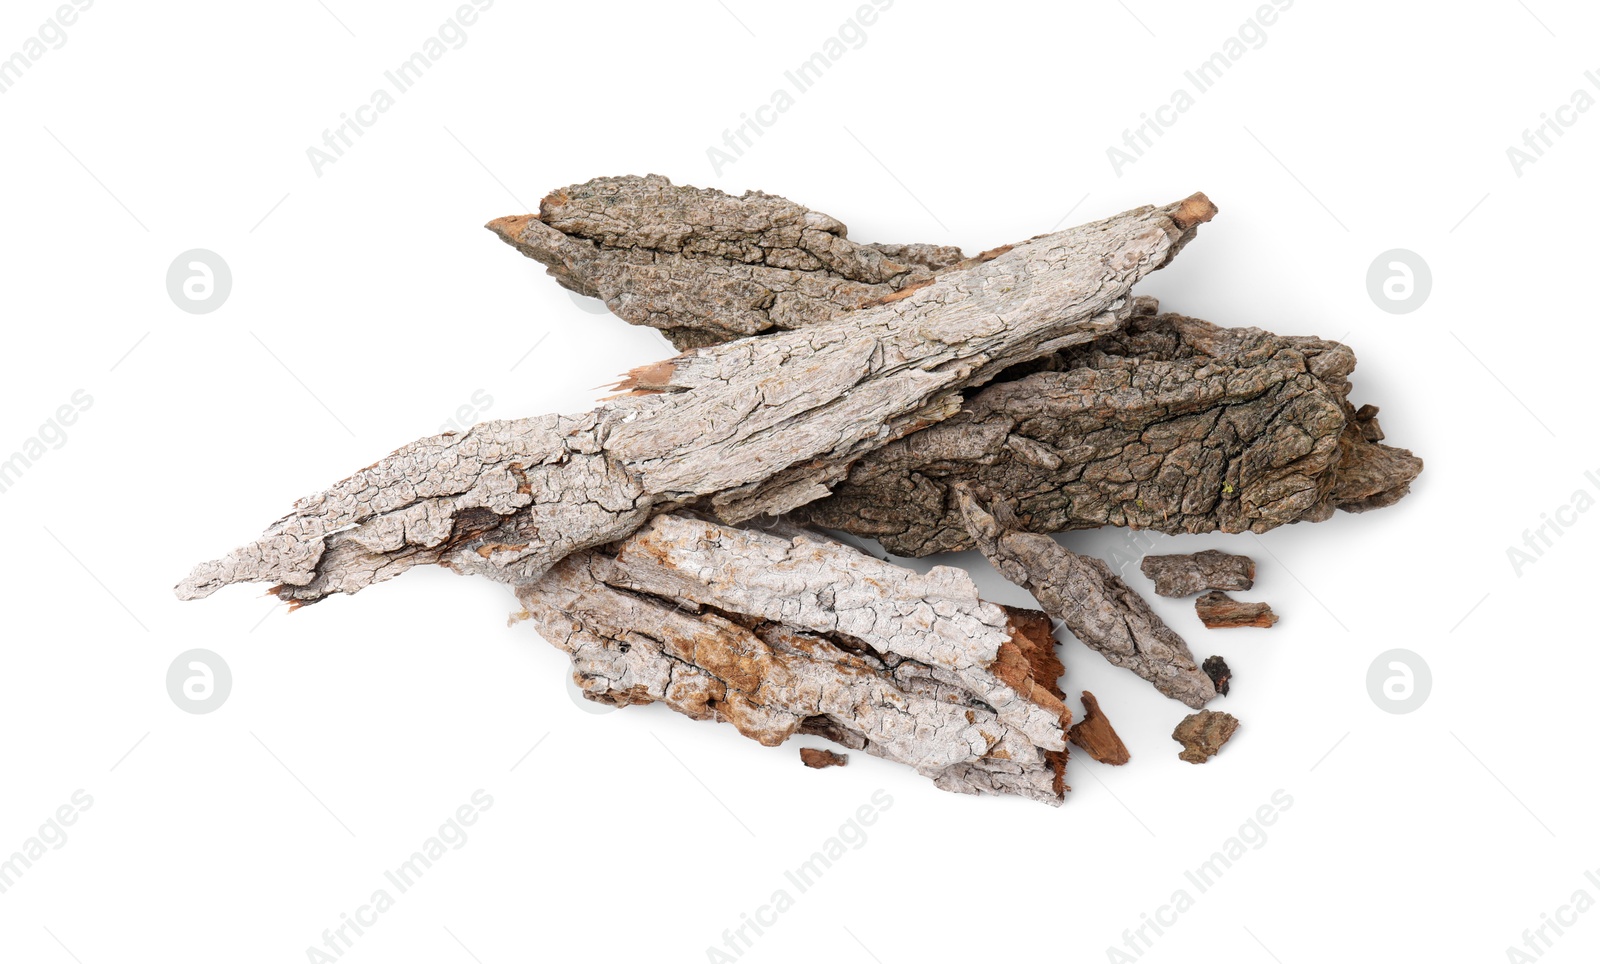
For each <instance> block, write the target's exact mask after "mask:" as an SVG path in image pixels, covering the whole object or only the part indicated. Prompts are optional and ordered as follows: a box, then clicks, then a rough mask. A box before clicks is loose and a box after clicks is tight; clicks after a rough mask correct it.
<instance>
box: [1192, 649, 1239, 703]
mask: <svg viewBox="0 0 1600 964" xmlns="http://www.w3.org/2000/svg"><path fill="white" fill-rule="evenodd" d="M1200 668H1201V669H1202V670H1205V674H1206V675H1207V676H1209V677H1211V685H1212V686H1215V687H1216V688H1217V695H1218V696H1227V695H1228V690H1229V688H1231V687H1232V686H1233V670H1231V669H1229V668H1228V661H1227V660H1225V659H1223V658H1222V657H1221V656H1207V657H1206V661H1205V662H1204V663H1201V664H1200Z"/></svg>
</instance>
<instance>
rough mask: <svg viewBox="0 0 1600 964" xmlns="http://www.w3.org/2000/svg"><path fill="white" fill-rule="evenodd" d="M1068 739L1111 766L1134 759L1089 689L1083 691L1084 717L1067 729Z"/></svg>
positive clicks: (1117, 765) (1120, 764)
mask: <svg viewBox="0 0 1600 964" xmlns="http://www.w3.org/2000/svg"><path fill="white" fill-rule="evenodd" d="M1067 739H1068V740H1071V741H1072V745H1073V746H1075V747H1077V748H1078V749H1080V750H1082V751H1083V752H1085V753H1087V754H1089V756H1091V757H1093V758H1094V759H1096V760H1098V761H1099V762H1101V763H1104V764H1107V765H1109V766H1114V767H1119V766H1122V765H1123V764H1125V763H1127V762H1128V761H1129V760H1131V759H1133V757H1132V755H1131V754H1129V753H1128V747H1127V744H1125V743H1123V742H1122V737H1120V736H1118V735H1117V731H1116V730H1115V729H1113V728H1112V726H1111V721H1110V720H1108V719H1106V715H1105V713H1104V712H1103V711H1102V710H1101V709H1100V701H1099V700H1097V699H1095V697H1094V694H1093V693H1091V692H1089V691H1088V690H1084V691H1083V719H1081V720H1079V721H1078V722H1076V723H1074V724H1072V727H1071V729H1069V730H1067Z"/></svg>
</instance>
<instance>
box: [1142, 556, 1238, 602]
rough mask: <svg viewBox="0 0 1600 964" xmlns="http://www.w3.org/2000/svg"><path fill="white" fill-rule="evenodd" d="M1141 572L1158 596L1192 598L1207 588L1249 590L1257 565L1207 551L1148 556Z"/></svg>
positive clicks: (1236, 557)
mask: <svg viewBox="0 0 1600 964" xmlns="http://www.w3.org/2000/svg"><path fill="white" fill-rule="evenodd" d="M1139 571H1140V572H1143V573H1144V574H1145V576H1146V577H1148V578H1149V579H1151V580H1153V581H1154V582H1155V584H1156V595H1157V596H1168V597H1172V598H1178V597H1181V596H1193V595H1194V594H1195V593H1197V592H1204V591H1205V590H1207V589H1249V588H1250V587H1251V586H1253V585H1255V579H1256V564H1255V561H1254V560H1252V559H1251V558H1250V557H1249V556H1236V555H1233V554H1232V553H1227V552H1219V551H1217V550H1216V549H1206V550H1205V551H1203V552H1190V553H1183V554H1174V555H1165V556H1145V557H1144V559H1143V560H1141V561H1140V563H1139Z"/></svg>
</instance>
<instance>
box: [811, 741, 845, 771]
mask: <svg viewBox="0 0 1600 964" xmlns="http://www.w3.org/2000/svg"><path fill="white" fill-rule="evenodd" d="M800 762H801V763H804V764H805V765H806V766H808V767H810V768H811V769H813V770H826V769H827V768H828V767H842V766H848V765H849V763H850V756H849V754H846V753H835V752H833V751H832V750H819V749H817V748H815V747H810V746H803V747H801V748H800Z"/></svg>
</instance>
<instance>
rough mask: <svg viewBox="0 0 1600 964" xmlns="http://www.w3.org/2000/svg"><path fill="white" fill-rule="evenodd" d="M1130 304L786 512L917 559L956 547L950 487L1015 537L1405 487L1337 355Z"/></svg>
mask: <svg viewBox="0 0 1600 964" xmlns="http://www.w3.org/2000/svg"><path fill="white" fill-rule="evenodd" d="M1139 300H1140V302H1141V304H1140V306H1139V307H1140V309H1141V313H1139V314H1137V315H1136V317H1135V318H1133V319H1132V320H1131V321H1130V322H1129V324H1128V325H1127V326H1126V328H1125V329H1123V330H1120V331H1117V332H1114V333H1111V334H1109V335H1106V336H1103V337H1101V338H1099V339H1097V340H1095V341H1093V342H1090V343H1089V344H1087V345H1084V346H1082V347H1081V348H1076V349H1071V350H1067V351H1064V352H1061V353H1059V354H1057V355H1055V356H1052V357H1050V358H1047V359H1044V360H1042V361H1041V362H1038V363H1036V365H1035V366H1021V367H1019V368H1018V369H1014V370H1013V371H1011V372H1008V373H1007V374H1006V375H1005V376H1003V377H1002V378H1001V379H1000V380H999V381H996V382H994V383H992V384H989V385H987V386H984V387H982V388H980V389H977V390H972V391H969V392H967V394H966V398H965V400H964V404H963V406H962V410H961V413H960V414H959V415H957V416H955V417H954V418H950V419H947V420H945V421H944V422H942V423H940V424H939V425H937V426H934V427H932V428H929V429H927V430H926V431H922V432H918V433H916V434H915V435H911V436H907V437H906V438H904V439H901V440H898V441H896V442H893V443H890V444H889V445H886V446H884V447H883V448H882V449H880V450H879V451H876V452H873V453H871V454H870V455H867V456H866V457H863V458H862V459H860V460H858V461H857V462H856V463H855V464H854V465H853V466H852V468H851V470H850V473H849V475H848V477H847V478H846V480H845V481H844V483H842V484H840V485H838V486H835V487H834V490H833V494H832V495H831V496H829V497H828V498H826V499H823V500H820V501H818V502H816V503H813V504H811V505H808V506H806V507H805V508H804V509H803V510H802V512H801V515H802V516H803V517H804V518H805V519H806V520H808V521H809V522H811V523H812V524H814V525H820V526H825V527H827V528H833V529H840V530H843V531H847V532H852V533H855V534H857V535H862V536H869V537H871V538H874V539H877V540H878V541H879V542H880V543H882V545H883V546H884V548H886V549H888V550H889V551H890V552H893V553H896V554H898V555H904V556H922V555H928V554H930V553H934V552H944V551H952V550H960V549H968V548H971V541H970V539H969V537H968V535H967V533H966V528H965V525H964V524H963V523H962V520H961V517H960V513H959V511H958V510H957V507H956V505H955V501H954V500H953V499H952V498H951V497H950V489H951V487H952V486H953V485H954V484H956V483H958V482H970V483H974V484H978V485H981V486H983V487H984V488H986V489H988V490H989V491H992V492H995V493H996V494H997V495H1000V496H1003V497H1004V498H1006V499H1007V500H1008V501H1011V502H1013V503H1015V505H1016V508H1017V518H1018V525H1019V526H1020V527H1021V528H1023V529H1025V530H1027V531H1030V532H1058V531H1063V530H1068V529H1084V528H1098V527H1101V526H1107V525H1117V526H1129V527H1132V528H1138V529H1156V530H1158V531H1161V532H1167V533H1173V534H1178V533H1200V532H1213V531H1221V532H1244V531H1253V532H1265V531H1266V530H1268V529H1271V528H1274V527H1275V526H1279V525H1284V524H1286V523H1290V522H1297V521H1322V520H1324V519H1327V518H1328V517H1330V516H1331V515H1332V514H1333V512H1334V511H1335V510H1336V509H1344V510H1346V511H1355V512H1359V511H1364V510H1366V509H1371V508H1376V507H1378V506H1381V505H1388V504H1389V503H1391V502H1394V501H1396V500H1397V499H1399V498H1401V497H1402V496H1404V495H1405V494H1406V492H1408V491H1409V490H1410V484H1411V481H1412V480H1413V479H1414V478H1416V476H1417V474H1418V473H1419V472H1420V471H1421V469H1422V460H1421V459H1418V458H1416V457H1415V456H1413V455H1412V454H1411V453H1410V452H1408V451H1405V450H1403V449H1396V448H1391V447H1389V446H1386V445H1382V444H1380V443H1379V442H1378V439H1380V438H1382V432H1381V430H1379V429H1378V427H1377V422H1376V417H1375V416H1376V411H1377V410H1376V409H1375V408H1373V407H1372V406H1366V407H1364V408H1362V409H1359V410H1358V409H1355V408H1353V407H1351V405H1350V403H1349V401H1348V400H1347V396H1348V394H1349V391H1350V383H1349V381H1348V380H1347V377H1348V376H1349V374H1350V372H1351V370H1352V369H1353V368H1354V366H1355V355H1354V354H1353V353H1351V351H1350V349H1349V348H1347V347H1346V346H1344V345H1342V344H1339V343H1337V342H1331V341H1324V340H1322V339H1317V338H1285V337H1280V336H1278V335H1273V334H1271V333H1269V332H1265V331H1261V330H1259V329H1255V328H1242V329H1224V328H1218V327H1217V326H1215V325H1211V324H1208V323H1206V322H1203V321H1199V320H1197V319H1193V318H1186V317H1184V316H1182V315H1174V314H1165V315H1157V314H1154V312H1155V309H1156V305H1155V303H1154V300H1153V299H1143V298H1141V299H1139ZM1038 365H1045V366H1050V370H1045V371H1028V369H1029V368H1030V367H1037V366H1038Z"/></svg>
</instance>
